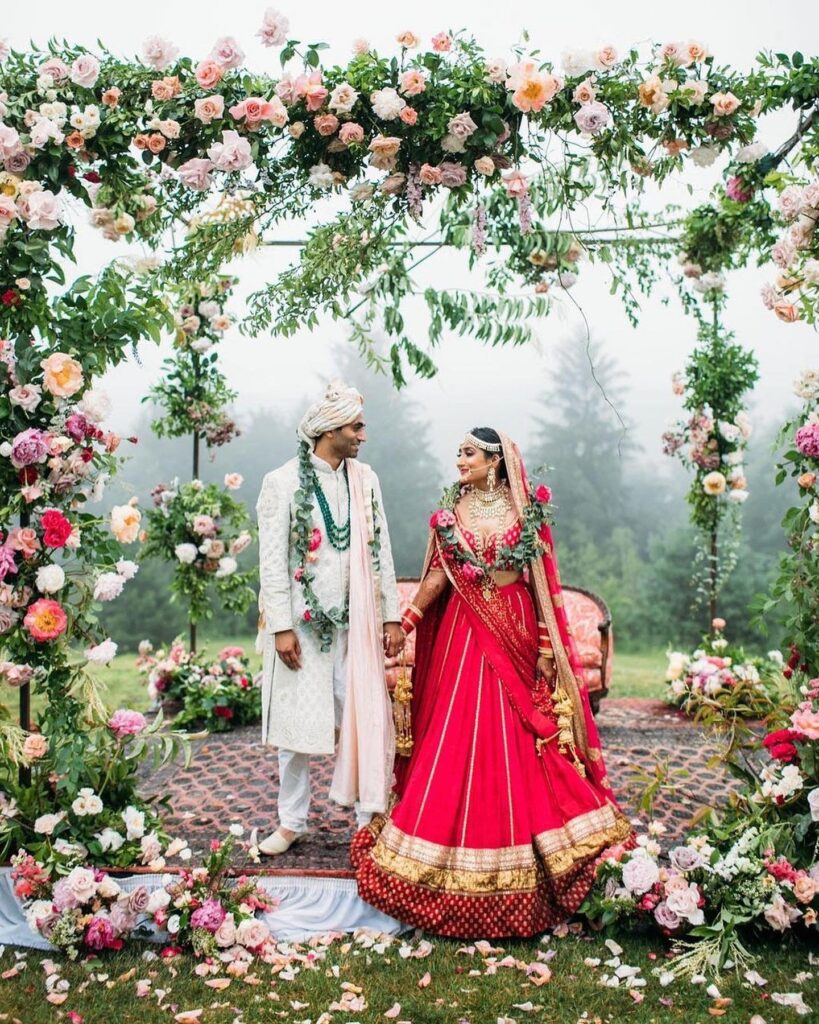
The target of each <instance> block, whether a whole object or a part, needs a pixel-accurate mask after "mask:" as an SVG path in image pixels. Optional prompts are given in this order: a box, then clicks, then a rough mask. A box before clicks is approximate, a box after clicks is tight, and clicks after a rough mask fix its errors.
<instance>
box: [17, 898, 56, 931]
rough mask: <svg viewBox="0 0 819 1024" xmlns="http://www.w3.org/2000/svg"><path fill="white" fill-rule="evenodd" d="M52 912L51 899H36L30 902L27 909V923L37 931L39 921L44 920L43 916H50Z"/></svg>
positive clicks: (25, 912)
mask: <svg viewBox="0 0 819 1024" xmlns="http://www.w3.org/2000/svg"><path fill="white" fill-rule="evenodd" d="M51 912H52V903H51V900H35V901H34V902H33V903H30V904H29V905H28V906H27V907H26V909H25V911H24V914H25V918H26V924H27V925H28V926H29V928H31V930H32V931H33V932H36V931H37V922H38V921H42V920H43V918H45V917H48V915H49V914H50V913H51Z"/></svg>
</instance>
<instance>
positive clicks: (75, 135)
mask: <svg viewBox="0 0 819 1024" xmlns="http://www.w3.org/2000/svg"><path fill="white" fill-rule="evenodd" d="M65 144H66V146H68V148H69V149H82V148H83V147H84V146H85V139H84V138H83V137H82V135H80V133H79V132H71V134H70V135H66V137H65Z"/></svg>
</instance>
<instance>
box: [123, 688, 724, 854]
mask: <svg viewBox="0 0 819 1024" xmlns="http://www.w3.org/2000/svg"><path fill="white" fill-rule="evenodd" d="M597 723H598V726H599V728H600V734H601V740H602V744H603V753H604V757H605V759H606V765H607V768H608V774H609V778H610V780H611V783H612V786H613V787H614V791H615V793H616V794H617V796H618V799H620V801H621V803H622V804H623V806H624V807H625V808H626V810H627V811H628V812H629V813H630V814H632V815H635V814H636V810H635V804H634V797H635V792H636V789H637V788H638V787H637V785H636V784H635V780H634V778H633V774H634V772H635V770H640V769H642V770H644V771H651V770H653V769H654V767H655V765H656V764H657V762H658V760H659V761H660V762H662V761H667V762H668V764H669V765H670V766H671V767H672V768H674V769H681V770H683V771H685V772H687V773H688V774H687V776H685V777H679V778H678V780H677V784H676V790H675V791H674V792H673V793H666V794H665V795H663V796H662V797H661V799H660V800H659V801H658V803H657V805H656V808H655V814H654V817H655V818H656V819H659V820H661V821H663V822H664V824H665V825H666V827H667V828H668V834H667V838H673V837H676V836H679V835H681V834H682V832H683V830H684V829H685V826H686V824H687V823H688V822H689V820H690V819H691V816H692V815H693V813H694V812H695V811H696V810H697V809H698V808H699V807H701V806H703V805H706V806H707V805H708V804H709V803H710V802H712V801H714V800H715V799H717V800H718V801H722V800H724V799H725V795H726V793H727V790H728V789H729V788H733V787H735V786H736V785H737V783H736V782H735V780H734V779H733V778H732V777H731V776H729V775H728V774H727V773H726V772H724V771H723V770H722V769H721V768H720V767H717V768H715V769H711V768H708V767H707V765H706V761H707V760H708V756H709V755H710V754H711V753H713V752H714V751H715V750H716V749H717V748H716V744H715V742H714V740H713V739H711V738H709V737H708V736H706V735H705V734H704V733H703V731H702V729H701V728H700V727H699V726H697V725H694V724H692V723H691V722H690V721H689V720H688V719H686V718H685V717H684V716H682V715H680V714H678V713H676V712H674V711H672V710H670V709H669V708H668V706H667V705H665V704H663V703H662V702H661V701H656V700H641V699H620V700H616V699H610V700H604V701H603V705H602V707H601V709H600V713H599V715H598V717H597ZM311 774H312V779H313V795H314V799H313V805H312V808H311V814H310V821H309V829H310V835H309V836H308V837H307V838H306V839H305V840H303V841H302V842H301V843H299V844H297V845H296V846H295V847H293V848H292V849H291V850H289V851H288V852H287V853H286V854H284V855H283V856H281V857H278V858H276V859H275V861H274V862H271V866H275V868H277V869H286V870H287V871H288V873H299V872H302V871H311V870H321V871H327V870H332V871H344V870H346V869H348V867H349V864H348V860H347V849H348V845H349V842H350V837H351V836H352V833H353V829H354V825H355V820H354V815H353V813H352V811H348V810H345V809H344V808H341V807H338V806H337V805H336V804H332V803H330V802H329V800H328V797H327V794H328V791H329V788H330V779H331V776H332V759H331V758H329V757H316V758H315V759H314V761H313V766H312V772H311ZM277 788H278V773H277V766H276V753H275V750H273V749H271V748H269V747H264V746H262V745H261V743H260V742H259V728H258V727H257V726H254V727H249V728H243V729H237V730H235V731H234V732H232V733H223V734H220V735H213V736H209V737H207V738H206V739H204V740H201V741H198V742H197V743H196V754H195V757H194V760H193V763H192V764H191V766H190V768H188V769H187V770H182V769H179V768H177V767H175V766H169V767H166V768H164V769H163V770H162V771H160V772H158V773H156V774H154V775H152V776H150V777H147V778H146V779H145V782H144V783H143V792H144V793H145V795H149V794H156V795H158V796H164V795H168V796H170V798H171V806H172V808H173V813H172V815H171V816H170V818H169V826H170V829H171V832H172V833H173V834H178V835H183V836H185V837H186V838H187V839H188V841H189V843H190V844H191V846H192V848H193V849H194V852H195V854H197V855H198V854H200V853H201V851H202V850H203V849H204V847H205V845H206V843H207V842H208V840H210V839H211V838H214V837H215V836H218V835H219V834H220V833H222V832H224V831H225V830H226V829H227V826H228V825H230V824H231V823H233V822H240V823H241V824H242V825H244V826H245V827H246V828H247V829H248V830H249V829H251V828H253V827H258V829H259V834H260V836H261V835H265V834H267V832H268V831H270V830H272V829H273V827H274V826H275V823H276V792H277Z"/></svg>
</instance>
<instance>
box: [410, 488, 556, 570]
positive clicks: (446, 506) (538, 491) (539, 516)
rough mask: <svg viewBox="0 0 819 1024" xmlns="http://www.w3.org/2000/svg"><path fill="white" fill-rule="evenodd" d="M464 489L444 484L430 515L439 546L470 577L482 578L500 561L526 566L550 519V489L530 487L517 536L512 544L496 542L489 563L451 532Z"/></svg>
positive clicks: (539, 548) (515, 566)
mask: <svg viewBox="0 0 819 1024" xmlns="http://www.w3.org/2000/svg"><path fill="white" fill-rule="evenodd" d="M466 490H467V489H465V488H463V487H461V485H460V484H453V485H452V486H451V487H448V488H447V489H446V490H445V491H444V493H443V495H442V496H441V504H440V507H439V508H438V509H437V510H436V511H435V512H433V513H432V516H431V517H430V520H429V525H430V526H431V527H432V529H433V530H435V532H436V533H437V535H438V537H439V539H440V542H441V546H442V548H443V549H444V550H445V551H446V552H447V553H448V554H450V555H451V556H452V557H453V558H454V559H455V560H456V561H458V562H460V563H461V565H462V566H463V568H464V573H465V574H466V575H467V576H468V577H470V578H471V579H474V580H480V579H483V577H484V576H488V575H489V574H490V573H491V572H492V570H493V569H494V568H495V567H497V566H501V565H502V566H503V567H504V568H506V569H513V570H515V571H517V572H523V571H524V570H525V569H528V567H529V566H530V565H531V564H532V562H533V561H534V560H535V559H536V558H538V557H539V556H540V555H541V554H542V552H543V541H542V540H541V539H540V528H541V527H542V526H543V525H545V524H547V523H550V522H551V521H552V512H553V507H552V505H551V504H550V502H551V500H552V492H551V489H550V488H549V487H547V486H546V485H545V484H539V485H538V486H536V487H530V490H529V501H528V503H527V504H526V506H525V507H524V509H523V513H522V515H521V531H520V537H519V539H518V540H517V541H516V542H515V543H514V544H499V545H498V547H497V550H496V552H495V559H494V562H493V563H492V564H491V565H490V564H488V563H487V562H485V561H483V560H482V559H481V558H479V557H478V555H476V554H475V552H474V551H472V550H471V549H470V548H467V547H464V546H463V545H462V544H460V543H459V542H458V537H457V534H456V532H455V527H456V525H457V519H456V516H455V506H456V505H457V504H458V500H459V498H461V496H462V495H463V494H465V493H466Z"/></svg>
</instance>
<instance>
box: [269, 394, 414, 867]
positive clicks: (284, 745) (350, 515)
mask: <svg viewBox="0 0 819 1024" xmlns="http://www.w3.org/2000/svg"><path fill="white" fill-rule="evenodd" d="M363 405H364V399H363V398H362V397H361V395H360V394H359V393H358V391H356V390H355V388H351V387H348V386H347V385H345V384H343V383H341V382H334V383H332V384H330V385H329V386H328V388H327V390H326V392H325V394H324V397H323V398H322V399H320V400H319V401H317V402H316V403H315V404H314V405H312V406H311V407H310V408H309V409H308V410H307V412H306V414H305V416H304V418H303V419H302V421H301V423H300V424H299V429H298V435H299V454H298V456H297V457H296V458H295V459H291V460H290V461H289V462H286V463H285V464H284V465H283V466H280V467H279V468H278V469H275V470H273V471H272V472H271V473H268V474H267V476H265V478H264V482H263V483H262V490H261V493H260V494H259V500H258V503H257V505H256V511H257V517H258V524H259V560H260V591H259V610H260V617H259V639H258V643H257V646H258V647H259V649H260V650H261V651H262V654H263V681H262V741H263V742H264V743H268V744H270V745H271V746H276V747H278V748H279V803H278V811H279V827H278V828H277V829H276V831H275V832H273V833H272V834H271V835H269V836H268V837H267V838H266V839H265V840H263V841H262V842H261V843H260V844H259V849H260V851H261V852H262V853H264V854H267V855H268V856H273V855H276V854H279V853H284V852H285V850H288V849H289V848H290V846H291V845H292V844H293V843H294V842H295V841H296V840H297V839H300V838H301V836H303V835H304V834H305V832H306V829H307V815H308V811H309V809H310V776H309V768H310V755H311V754H332V753H333V752H334V751H335V750H336V740H338V750H337V751H336V763H335V770H334V774H333V783H332V786H331V788H330V797H331V799H333V800H335V801H336V802H338V803H340V804H343V805H344V806H350V805H352V804H354V805H355V810H356V819H357V822H358V825H359V827H362V826H363V825H366V824H367V822H368V821H369V819H370V817H371V815H372V814H374V813H376V812H383V811H385V810H386V803H387V795H388V792H389V788H390V783H391V778H392V762H393V756H394V748H395V737H394V730H393V722H392V712H391V705H390V700H389V695H388V693H387V686H386V680H385V674H384V655H385V654H386V655H387V656H389V657H394V656H395V655H397V654H398V653H399V651H400V650H401V648H402V647H403V643H404V640H403V634H402V632H401V628H400V625H399V622H400V618H401V615H400V611H399V604H398V588H397V586H396V581H395V569H394V567H393V562H392V551H391V548H390V538H389V533H388V531H387V523H386V519H385V518H384V505H383V501H382V498H381V488H380V486H379V483H378V477H377V476H376V475H375V473H374V472H373V471H372V469H371V468H370V467H369V466H366V465H363V464H362V463H359V462H357V461H356V460H357V457H358V451H359V448H360V447H361V445H362V444H363V443H364V442H365V441H366V440H367V436H366V432H365V423H364V418H363Z"/></svg>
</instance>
